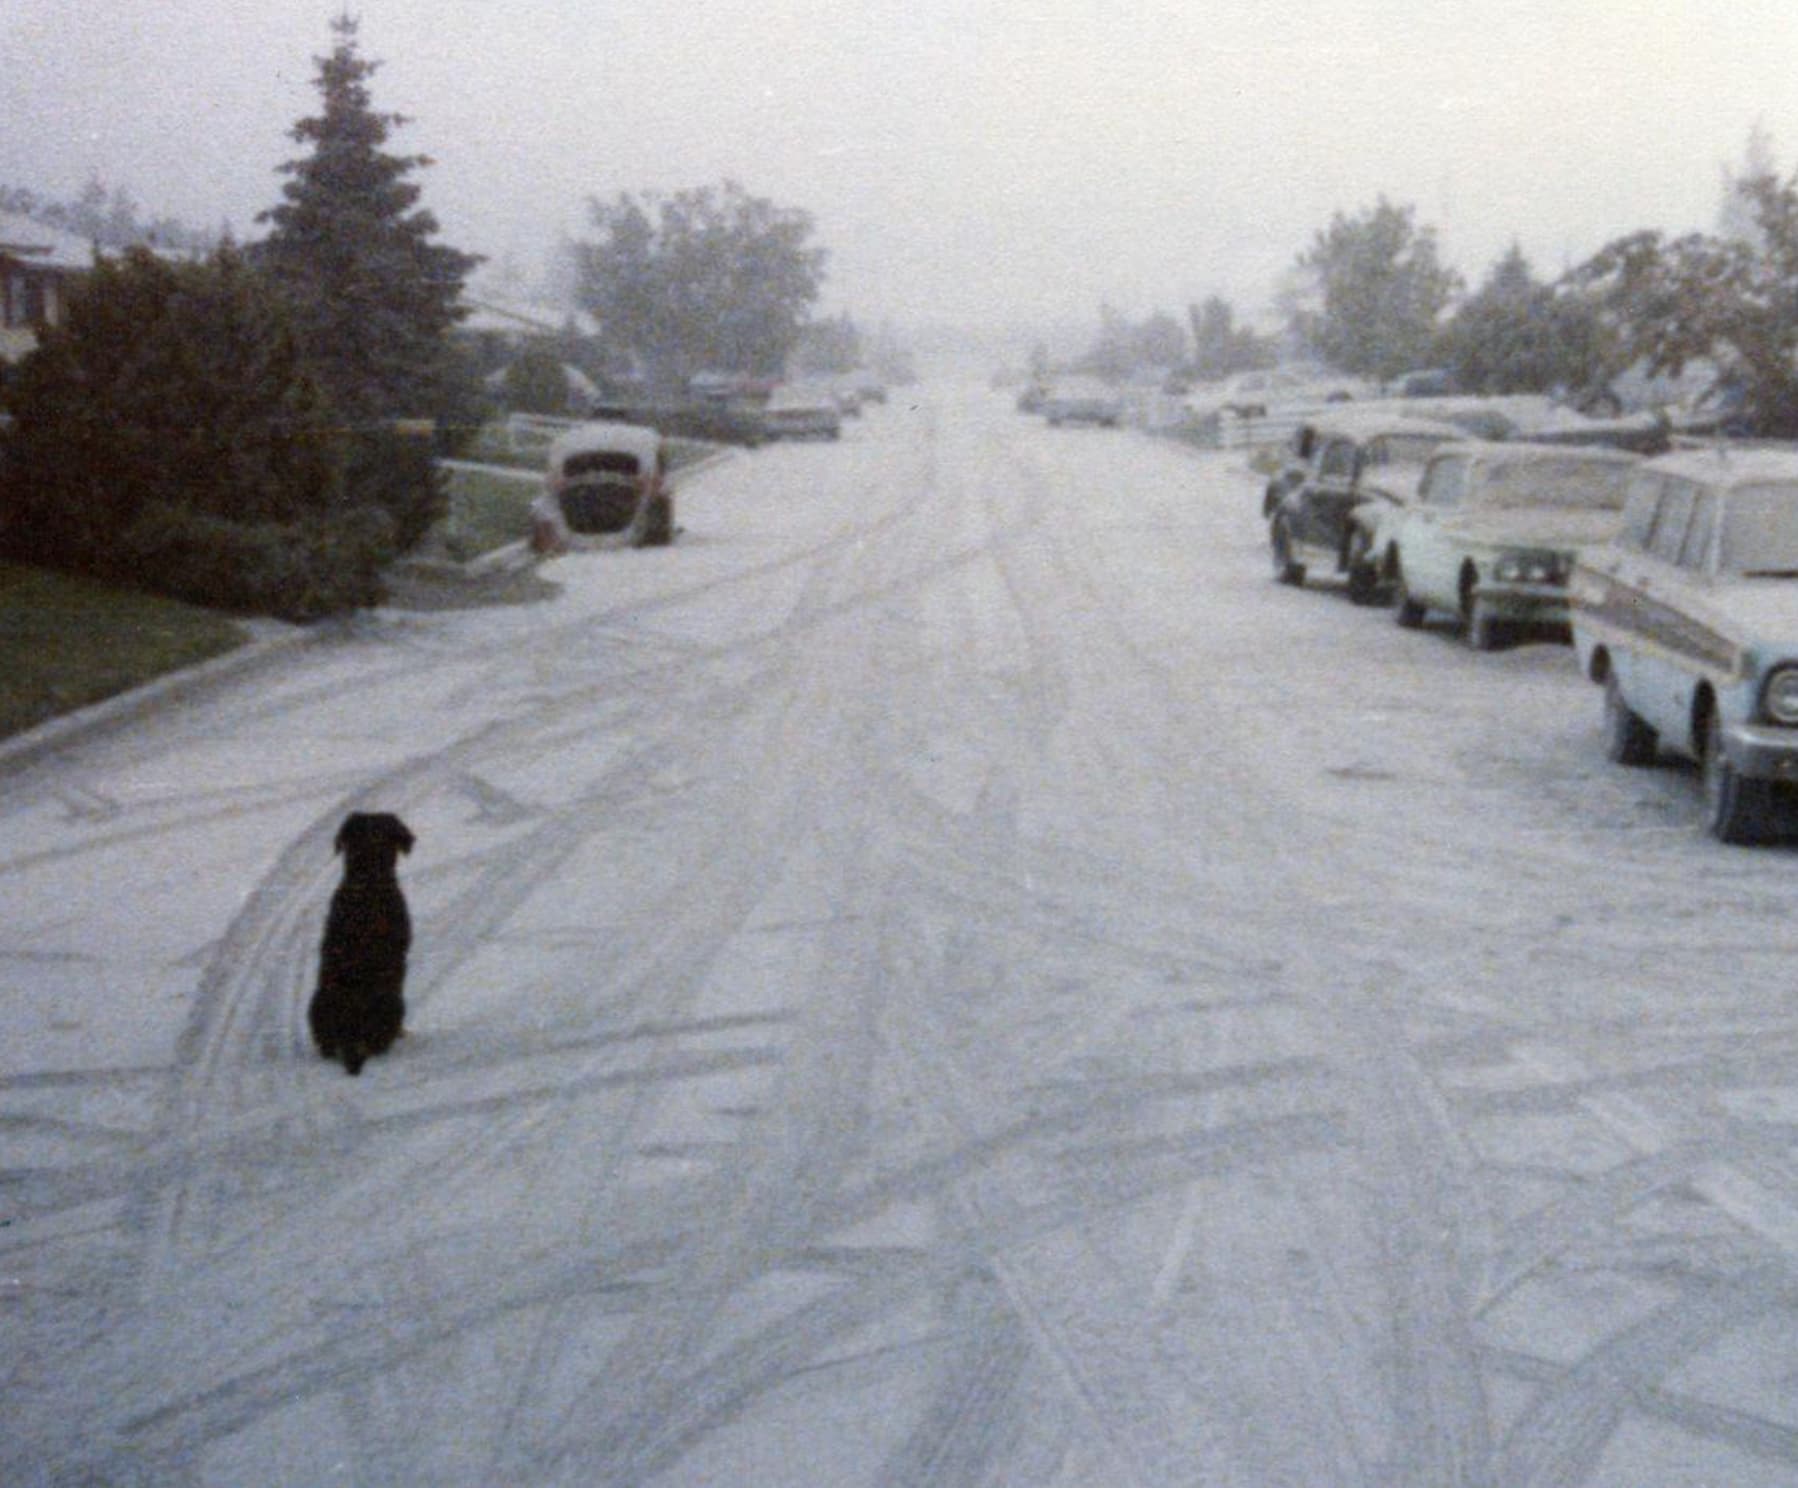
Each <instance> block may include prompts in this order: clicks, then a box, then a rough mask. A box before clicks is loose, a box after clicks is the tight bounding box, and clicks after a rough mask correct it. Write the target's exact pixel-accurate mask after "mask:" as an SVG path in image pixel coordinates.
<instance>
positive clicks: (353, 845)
mask: <svg viewBox="0 0 1798 1488" xmlns="http://www.w3.org/2000/svg"><path fill="white" fill-rule="evenodd" d="M412 841H413V838H412V832H411V829H410V828H409V827H407V825H406V824H405V823H404V822H403V821H401V820H400V819H399V818H398V817H397V816H395V815H394V814H393V813H392V812H391V811H352V812H351V813H350V814H349V815H348V816H346V817H345V818H344V819H343V825H342V826H341V827H339V828H338V829H337V851H338V852H340V853H342V854H343V855H344V856H345V857H346V858H348V859H349V860H350V861H351V862H352V863H355V862H366V861H368V860H369V859H374V860H377V861H381V862H386V863H392V862H393V860H394V859H395V858H396V857H398V856H399V855H400V854H401V853H409V852H411V851H412Z"/></svg>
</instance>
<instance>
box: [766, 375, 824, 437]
mask: <svg viewBox="0 0 1798 1488" xmlns="http://www.w3.org/2000/svg"><path fill="white" fill-rule="evenodd" d="M762 434H763V437H765V438H767V439H840V438H842V437H843V409H842V405H841V404H840V403H839V401H838V400H837V395H836V392H835V391H834V390H833V389H831V388H829V387H824V386H821V385H819V384H815V383H802V382H787V383H782V384H781V385H780V386H779V387H777V388H776V389H775V390H774V391H773V392H772V393H770V394H769V395H768V401H767V403H766V404H764V405H763V407H762Z"/></svg>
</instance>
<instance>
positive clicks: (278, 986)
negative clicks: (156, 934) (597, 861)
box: [145, 537, 852, 1279]
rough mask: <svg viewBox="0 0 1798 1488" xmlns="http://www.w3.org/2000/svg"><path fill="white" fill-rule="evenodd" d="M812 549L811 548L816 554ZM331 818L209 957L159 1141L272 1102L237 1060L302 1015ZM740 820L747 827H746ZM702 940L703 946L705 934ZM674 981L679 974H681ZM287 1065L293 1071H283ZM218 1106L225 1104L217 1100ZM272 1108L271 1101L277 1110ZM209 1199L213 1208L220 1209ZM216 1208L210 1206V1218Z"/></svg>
mask: <svg viewBox="0 0 1798 1488" xmlns="http://www.w3.org/2000/svg"><path fill="white" fill-rule="evenodd" d="M850 546H852V540H851V539H850V538H847V537H844V538H839V539H835V540H833V541H832V542H831V543H829V544H825V545H822V546H821V550H822V551H836V552H841V551H844V550H846V549H847V548H849V547H850ZM815 556H816V555H815V554H814V558H815ZM787 638H788V637H786V636H782V635H777V636H776V637H774V638H773V639H772V640H771V641H770V640H767V639H763V640H761V641H758V642H757V643H756V644H758V645H761V646H763V647H765V648H769V649H772V648H773V647H774V646H777V645H778V644H779V643H780V642H781V641H782V640H785V639H787ZM688 716H690V710H689V715H688ZM681 731H682V730H681V725H680V724H679V723H678V722H677V723H675V724H671V725H669V728H668V734H669V736H670V737H672V736H674V735H677V734H679V733H680V732H681ZM529 733H530V729H529V728H526V729H524V730H520V729H518V728H515V727H513V726H511V725H508V724H507V723H506V722H505V721H504V720H502V721H500V722H498V723H496V724H494V725H490V726H489V727H487V728H485V729H483V730H480V731H478V732H477V733H476V734H475V735H473V736H471V737H469V738H465V739H463V740H460V741H457V743H455V744H454V745H452V746H450V747H449V748H448V749H446V750H444V751H442V752H440V753H439V754H438V755H437V756H436V757H435V758H434V759H432V760H428V761H413V762H411V764H410V765H409V766H407V767H406V768H405V769H403V770H401V771H397V772H395V777H394V778H392V779H390V780H386V781H381V782H377V783H375V784H374V785H372V786H371V787H369V789H368V790H367V791H366V792H364V793H363V795H362V796H361V797H358V798H356V799H355V800H352V801H350V802H347V803H344V804H345V805H355V804H358V803H359V802H360V801H362V800H370V801H372V800H376V799H378V800H380V801H381V803H382V804H397V805H399V806H400V807H401V808H402V809H403V808H404V807H406V806H407V805H409V804H410V803H412V802H414V801H416V800H418V799H421V798H422V797H424V796H425V795H427V794H429V793H430V792H431V791H432V790H433V789H435V788H436V786H437V784H438V783H439V781H440V780H442V779H444V778H445V777H447V776H452V775H455V774H458V773H459V772H461V771H462V770H464V769H465V768H466V767H468V766H470V765H472V764H476V763H478V761H479V760H480V758H481V757H482V755H483V753H484V752H496V751H500V750H502V749H503V748H506V747H511V745H512V744H514V743H515V742H516V741H517V740H518V739H519V738H520V737H521V736H522V737H525V738H526V739H527V740H528V736H529ZM624 773H627V772H624ZM605 803H606V797H605V795H604V792H601V793H600V798H599V800H598V802H597V803H593V802H589V803H586V804H588V805H595V804H597V805H599V806H603V805H604V804H605ZM338 816H339V810H337V809H334V810H333V811H332V812H331V813H330V814H328V815H327V816H326V817H324V818H321V820H320V821H319V822H318V823H316V824H315V826H314V828H313V829H312V830H311V831H310V832H309V833H308V834H306V835H305V836H303V837H302V839H301V840H300V841H298V842H297V843H295V844H294V845H292V846H291V847H290V849H289V850H288V851H287V852H286V853H285V854H283V856H282V858H281V859H280V860H279V861H278V862H277V864H276V866H275V868H274V869H273V870H271V872H270V874H269V875H268V876H267V877H266V879H265V880H264V882H263V884H262V885H261V886H260V888H259V890H258V891H257V894H256V895H254V896H253V897H252V900H251V902H250V903H249V904H248V905H247V906H246V908H245V911H244V912H243V913H242V914H240V915H239V916H238V918H237V920H236V921H235V922H234V923H233V925H232V927H231V928H230V930H229V932H228V933H227V937H226V939H225V941H224V943H223V944H222V945H221V947H220V950H219V952H218V954H217V955H215V956H214V958H213V960H212V962H211V964H210V967H209V969H208V972H207V976H206V979H205V985H204V987H203V992H202V997H201V998H200V1009H201V1010H200V1013H199V1014H198V1015H197V1016H196V1018H195V1019H194V1020H193V1022H192V1024H190V1029H189V1033H188V1037H187V1042H186V1048H185V1050H184V1053H185V1054H186V1056H187V1058H186V1059H185V1060H184V1062H183V1064H182V1066H181V1075H180V1078H179V1080H178V1081H177V1087H178V1088H177V1090H176V1091H175V1092H174V1094H173V1095H172V1096H171V1098H170V1100H169V1101H168V1103H167V1104H166V1106H165V1110H164V1114H163V1116H162V1118H161V1122H160V1128H161V1130H160V1137H161V1140H162V1141H163V1142H164V1143H165V1144H168V1143H175V1144H177V1145H178V1143H179V1140H180V1138H181V1134H182V1133H183V1132H197V1131H199V1130H201V1129H204V1128H212V1127H215V1126H217V1125H218V1124H220V1122H221V1118H223V1119H225V1120H241V1119H243V1118H244V1113H246V1112H250V1111H254V1110H257V1109H264V1108H267V1107H268V1106H269V1104H270V1100H271V1097H270V1094H269V1091H268V1090H267V1089H251V1088H248V1086H249V1083H250V1082H249V1081H247V1080H246V1078H245V1075H244V1072H243V1066H244V1065H245V1064H246V1063H248V1062H250V1056H251V1055H252V1054H253V1053H254V1051H255V1043H256V1041H257V1039H258V1038H260V1037H263V1036H265V1035H266V1034H267V1032H268V1030H269V1028H270V1009H271V1008H272V1009H275V1010H277V1011H278V1010H280V1009H282V1008H285V1009H286V1010H287V1011H288V1013H290V1014H291V1015H292V1016H293V1017H296V1018H297V1016H298V1009H299V1007H300V1005H301V1004H302V1002H303V991H304V977H305V972H304V970H303V969H302V970H299V971H297V972H295V971H294V970H293V969H294V968H295V967H299V968H304V967H305V965H306V964H307V963H309V961H310V951H311V947H310V944H309V943H307V942H308V937H307V936H306V933H305V923H306V922H305V914H306V911H305V908H304V906H305V905H306V904H307V903H309V902H311V901H312V900H314V899H316V898H321V897H322V892H323V889H324V887H325V884H324V879H325V878H326V877H328V870H327V871H326V872H324V873H320V872H318V871H316V870H314V871H310V872H309V865H314V864H318V863H325V862H328V859H329V854H328V851H327V850H326V848H327V843H328V834H329V833H330V832H332V831H334V828H335V823H336V821H337V819H338ZM594 825H595V823H593V822H592V821H590V820H585V819H583V818H581V817H580V816H578V815H575V816H571V817H564V818H563V819H562V820H560V821H552V822H550V823H548V824H546V825H545V826H543V827H541V828H539V829H538V830H537V831H536V832H535V833H533V834H531V835H530V836H529V837H528V838H526V839H525V841H526V845H525V847H524V848H523V849H522V850H520V851H518V852H515V853H513V854H510V855H509V857H508V855H501V856H500V858H499V859H498V860H497V861H496V863H495V864H494V866H493V867H491V868H490V869H489V870H487V871H486V873H485V874H484V875H483V878H484V881H485V883H487V884H488V885H489V886H490V887H491V888H492V889H494V890H500V889H503V888H505V887H506V886H507V884H508V883H509V884H510V886H511V890H512V892H511V893H510V894H509V896H507V897H509V898H510V899H511V900H512V901H513V902H516V900H517V899H519V898H521V897H522V896H523V893H524V891H525V888H526V883H525V882H524V881H526V880H528V879H529V878H530V877H531V876H532V875H535V877H536V878H537V879H538V880H541V879H543V878H545V877H547V876H548V874H549V873H551V872H553V871H554V866H555V863H556V862H557V861H558V860H559V859H562V858H565V857H566V855H567V854H568V853H569V852H571V851H573V850H574V849H575V848H576V847H578V846H579V845H580V841H581V840H582V837H583V835H584V829H586V828H590V827H592V826H594ZM744 828H748V830H743V829H744ZM720 830H721V834H722V835H724V836H727V837H731V838H734V840H736V841H737V842H739V843H742V844H749V843H754V842H757V841H758V840H759V841H761V842H762V843H763V844H764V845H765V846H772V847H773V848H774V849H775V850H776V851H778V849H779V843H780V842H781V841H782V840H785V835H786V834H784V833H777V834H774V835H773V837H772V838H771V839H770V837H769V836H768V834H766V833H764V832H761V831H759V830H758V829H757V828H756V826H755V824H753V823H751V822H749V821H746V820H738V821H735V822H733V821H732V820H730V819H726V820H725V821H723V822H722V823H721V828H720ZM734 861H735V859H733V858H732V857H730V856H728V855H726V856H724V857H723V858H721V859H720V862H721V864H722V866H723V867H724V868H725V869H727V870H728V869H729V868H730V867H731V865H732V864H733V863H734ZM738 881H741V882H752V881H753V876H752V875H743V876H742V877H741V879H740V880H738ZM477 897H479V898H480V899H481V900H482V901H483V902H484V903H485V904H486V905H487V906H488V908H489V909H490V911H491V919H492V922H493V923H497V922H499V921H501V920H503V917H504V914H505V913H506V912H507V907H508V906H507V903H506V898H503V897H502V896H501V895H500V894H498V893H489V894H483V895H480V896H477ZM676 933H677V934H678V931H677V932H676ZM463 939H464V940H465V941H468V942H470V943H472V942H474V941H478V940H479V939H480V935H479V933H476V932H475V931H474V927H473V926H472V924H471V923H469V922H467V921H465V922H464V925H463ZM699 943H700V944H701V945H703V944H704V942H703V941H700V942H699ZM688 959H689V961H694V962H698V961H701V960H703V957H692V956H689V957H688ZM448 960H449V958H443V959H442V961H441V962H440V964H441V965H442V966H443V970H444V972H447V970H448V965H447V962H448ZM283 968H285V969H287V970H288V971H289V973H290V974H289V975H288V976H286V977H285V978H283V977H282V976H281V975H280V974H279V973H280V972H281V971H282V969H283ZM661 969H665V965H664V964H658V963H654V962H652V963H650V964H648V965H646V966H645V967H644V968H643V969H642V976H643V977H645V978H647V977H649V976H650V975H651V974H652V973H654V972H656V971H658V970H661ZM676 985H684V983H683V982H682V981H681V979H679V978H677V979H676ZM290 1027H291V1024H290ZM289 1042H292V1040H291V1039H290V1040H289ZM292 1065H293V1061H291V1060H290V1061H289V1066H290V1067H291V1066H292ZM291 1073H292V1071H291V1068H290V1069H289V1072H288V1077H289V1079H290V1080H291ZM280 1075H281V1071H280V1069H279V1068H277V1069H276V1071H275V1072H274V1073H273V1074H272V1075H271V1076H269V1077H268V1079H265V1080H264V1081H262V1082H260V1083H261V1084H264V1085H267V1084H269V1083H270V1082H271V1081H272V1083H274V1084H276V1085H278V1084H279V1083H280ZM221 1105H223V1107H224V1110H221V1109H220V1107H221ZM278 1105H279V1102H278V1101H277V1102H276V1106H277V1108H278ZM228 1113H235V1114H228ZM180 1176H181V1181H180V1182H179V1183H177V1184H174V1185H172V1187H171V1186H170V1185H167V1184H166V1174H165V1175H163V1177H164V1180H165V1181H164V1183H163V1184H161V1185H159V1189H158V1193H156V1194H150V1195H149V1196H148V1197H150V1199H151V1200H152V1201H155V1200H156V1199H157V1197H158V1195H160V1196H161V1197H162V1199H163V1202H162V1205H161V1208H162V1223H161V1224H160V1226H159V1227H158V1228H159V1230H160V1232H161V1236H162V1238H161V1240H160V1241H159V1243H158V1244H157V1245H156V1246H154V1247H152V1254H151V1255H150V1257H149V1260H148V1263H147V1265H146V1267H145V1269H146V1271H147V1273H148V1275H149V1276H150V1277H151V1278H152V1279H153V1278H154V1277H155V1276H156V1275H157V1274H159V1273H163V1274H166V1273H167V1272H169V1270H170V1269H171V1268H173V1269H175V1270H179V1269H181V1266H180V1264H179V1262H180V1259H181V1255H182V1251H183V1249H184V1247H183V1244H182V1243H181V1242H182V1238H183V1236H184V1234H186V1232H187V1231H188V1229H189V1225H188V1216H187V1208H188V1206H189V1203H190V1199H191V1197H192V1192H191V1191H192V1190H193V1189H194V1188H195V1187H196V1186H197V1185H199V1183H200V1182H201V1180H202V1179H203V1176H204V1175H203V1173H202V1172H201V1171H200V1169H199V1168H198V1167H197V1166H196V1167H193V1168H191V1169H190V1170H188V1171H186V1172H184V1173H182V1174H181V1175H180ZM171 1192H172V1193H173V1195H174V1197H173V1200H172V1202H171V1201H168V1199H167V1196H168V1195H169V1194H170V1193H171ZM213 1207H214V1209H215V1211H216V1206H213ZM217 1217H218V1216H217V1214H216V1212H215V1215H214V1218H215V1221H216V1219H217ZM209 1228H210V1227H209V1226H205V1225H203V1226H202V1227H201V1229H200V1230H199V1231H195V1232H193V1234H192V1236H191V1237H190V1238H192V1239H194V1241H195V1243H196V1244H197V1245H198V1246H199V1250H200V1253H201V1254H202V1255H203V1252H204V1249H205V1243H206V1234H207V1232H208V1229H209Z"/></svg>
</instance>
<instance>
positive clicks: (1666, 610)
mask: <svg viewBox="0 0 1798 1488" xmlns="http://www.w3.org/2000/svg"><path fill="white" fill-rule="evenodd" d="M1571 594H1572V601H1573V642H1574V646H1575V647H1576V649H1577V652H1578V655H1579V661H1580V668H1581V670H1582V672H1583V673H1584V674H1585V676H1587V677H1588V678H1590V679H1591V680H1592V681H1593V682H1596V683H1598V684H1599V685H1600V686H1602V687H1603V688H1604V744H1605V753H1606V755H1607V756H1608V757H1609V758H1610V759H1611V760H1613V761H1615V762H1616V763H1618V764H1623V765H1646V764H1651V763H1653V762H1654V760H1655V759H1656V757H1657V755H1658V753H1659V751H1660V749H1661V747H1662V746H1664V747H1665V748H1667V749H1668V750H1670V751H1672V752H1673V753H1674V754H1677V755H1682V756H1685V757H1686V758H1689V759H1693V760H1696V761H1697V762H1698V764H1699V766H1700V769H1701V771H1702V775H1703V781H1704V801H1705V816H1706V823H1707V825H1708V827H1709V829H1710V831H1711V832H1712V833H1713V834H1714V835H1715V836H1716V837H1717V838H1719V839H1720V840H1721V841H1724V842H1754V841H1759V840H1762V839H1763V838H1765V837H1766V836H1767V835H1769V834H1770V833H1771V832H1772V830H1773V828H1774V826H1775V825H1776V823H1777V815H1778V813H1777V808H1778V806H1779V804H1780V802H1779V800H1778V793H1779V790H1780V788H1781V787H1782V786H1783V785H1785V784H1787V783H1789V782H1791V781H1794V780H1798V455H1793V454H1789V453H1785V452H1774V451H1709V450H1707V451H1703V452H1690V453H1681V454H1673V455H1665V456H1662V457H1661V458H1660V459H1657V460H1650V461H1647V462H1645V463H1644V464H1642V465H1641V466H1639V467H1638V469H1637V471H1636V473H1635V475H1634V478H1633V480H1632V482H1631V489H1630V497H1629V504H1628V506H1627V507H1626V509H1625V512H1624V519H1623V526H1622V530H1621V531H1620V532H1619V533H1618V535H1617V537H1616V540H1615V541H1614V542H1612V543H1609V544H1607V545H1605V546H1603V547H1600V548H1596V549H1594V550H1592V551H1591V552H1589V553H1587V554H1585V555H1584V556H1583V557H1582V559H1581V561H1580V563H1579V565H1578V566H1577V568H1576V569H1575V571H1574V575H1573V581H1572V586H1571Z"/></svg>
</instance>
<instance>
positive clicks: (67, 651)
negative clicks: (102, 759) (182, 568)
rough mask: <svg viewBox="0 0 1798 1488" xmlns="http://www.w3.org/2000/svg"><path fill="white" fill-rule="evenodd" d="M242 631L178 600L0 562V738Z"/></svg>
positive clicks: (203, 654) (158, 672) (211, 652)
mask: <svg viewBox="0 0 1798 1488" xmlns="http://www.w3.org/2000/svg"><path fill="white" fill-rule="evenodd" d="M246 639H247V636H246V635H245V632H244V631H243V629H242V628H241V627H239V626H237V625H234V624H233V623H232V622H231V621H230V620H229V619H228V618H226V617H225V616H223V615H220V614H217V613H215V612H214V611H211V610H204V609H200V608H198V607H197V606H195V605H188V604H182V603H181V602H180V601H179V600H173V599H163V598H160V597H158V596H156V595H153V594H139V593H136V592H134V591H131V590H127V589H113V588H110V587H108V586H107V585H104V584H98V583H94V582H93V581H92V580H89V579H80V578H75V577H73V576H71V575H67V574H58V573H51V572H48V571H46V570H43V569H35V568H25V567H22V566H20V565H17V564H11V563H0V736H5V735H8V734H16V733H19V732H20V731H22V730H24V729H28V728H31V727H32V726H33V725H35V724H39V723H42V722H44V721H45V720H46V719H49V718H54V717H56V716H57V715H58V714H60V713H67V712H69V711H71V710H72V709H75V708H81V707H85V706H86V705H87V704H89V703H97V702H99V701H100V700H101V699H103V698H108V697H112V696H114V695H115V694H117V693H121V692H125V691H127V690H128V689H130V688H133V687H136V686H139V685H140V684H142V683H145V682H149V681H151V680H153V679H154V678H156V677H160V676H162V675H163V674H164V673H166V672H170V671H174V670H176V669H178V668H180V667H186V666H192V665H194V664H195V663H196V662H201V661H205V660H207V659H208V658H210V657H214V656H220V655H223V654H224V653H225V652H227V651H230V650H232V649H233V648H235V647H237V646H240V645H242V644H243V643H244V641H245V640H246Z"/></svg>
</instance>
